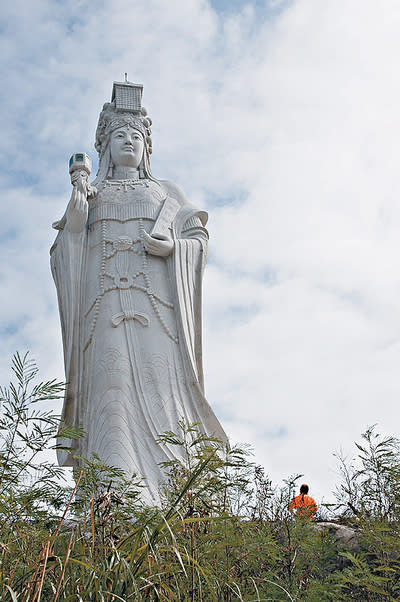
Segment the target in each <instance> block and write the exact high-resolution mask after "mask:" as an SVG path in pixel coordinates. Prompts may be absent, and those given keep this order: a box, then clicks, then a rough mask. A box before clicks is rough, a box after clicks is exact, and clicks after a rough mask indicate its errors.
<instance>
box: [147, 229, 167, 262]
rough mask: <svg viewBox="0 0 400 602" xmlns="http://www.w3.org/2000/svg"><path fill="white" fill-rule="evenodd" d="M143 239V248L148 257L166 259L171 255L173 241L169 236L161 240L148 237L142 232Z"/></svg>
mask: <svg viewBox="0 0 400 602" xmlns="http://www.w3.org/2000/svg"><path fill="white" fill-rule="evenodd" d="M143 237H144V248H145V249H146V251H147V253H150V255H157V256H158V257H168V255H170V254H171V253H172V249H173V248H174V241H173V240H172V238H170V237H169V236H164V237H163V238H162V239H161V238H154V237H153V236H150V234H148V233H147V232H146V231H143Z"/></svg>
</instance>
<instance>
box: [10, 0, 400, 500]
mask: <svg viewBox="0 0 400 602" xmlns="http://www.w3.org/2000/svg"><path fill="white" fill-rule="evenodd" d="M272 4H273V3H271V2H270V3H265V9H264V12H263V9H262V8H260V3H258V4H257V6H255V5H253V4H252V3H251V2H247V3H243V4H242V7H241V8H238V9H237V10H236V12H232V11H221V12H217V11H215V10H214V9H213V8H212V7H211V6H210V4H209V3H208V2H206V1H205V0H202V1H201V0H191V1H187V0H185V2H184V1H183V0H182V1H178V0H175V2H169V3H168V4H166V3H165V2H162V1H161V0H150V1H146V2H144V1H142V0H138V1H137V2H135V3H132V2H129V1H127V0H114V1H113V3H112V4H111V2H110V1H109V0H105V1H104V2H100V3H98V4H97V5H96V6H94V5H93V3H89V2H87V1H86V0H82V1H79V2H75V3H72V5H71V4H66V3H62V2H58V1H56V0H40V1H38V2H35V3H34V4H27V3H26V2H24V1H23V0H17V1H15V2H13V3H8V4H6V5H5V6H4V7H2V9H1V10H2V16H1V18H2V23H3V37H2V42H1V46H0V50H1V53H0V56H1V60H2V63H3V65H2V68H3V72H4V79H5V81H6V84H5V85H4V86H3V90H2V107H3V111H2V113H1V115H0V119H1V128H2V134H3V136H2V144H1V145H0V159H1V166H2V169H1V170H0V182H1V191H2V203H1V206H0V213H1V227H0V247H1V251H2V257H3V258H5V260H4V261H3V265H2V273H1V279H0V283H1V286H2V312H1V328H2V329H5V330H2V332H4V334H3V335H2V346H1V350H2V358H3V362H2V364H1V366H0V375H1V377H2V382H5V380H6V378H7V377H8V368H7V359H6V358H7V357H10V356H11V354H12V352H13V351H14V350H16V349H20V350H24V349H26V348H29V349H30V350H31V352H32V354H33V355H34V356H35V357H37V359H38V360H39V361H40V364H41V367H42V370H43V373H44V375H45V376H46V377H53V376H57V377H59V378H62V356H61V337H60V333H59V327H58V317H57V308H56V296H55V291H54V288H53V284H52V281H51V276H50V272H49V269H48V247H49V246H50V244H51V239H52V237H53V234H52V231H51V229H50V225H51V222H52V221H54V220H55V219H57V218H58V217H59V216H60V215H61V214H62V212H63V210H64V207H65V204H66V202H67V200H68V195H69V178H68V172H67V167H66V165H67V161H68V158H69V156H70V154H71V153H72V152H74V151H76V150H80V149H82V150H86V151H89V152H90V154H91V155H92V157H94V154H95V153H94V151H93V139H94V131H95V127H96V122H97V117H98V113H99V110H100V109H101V106H102V104H103V103H104V102H106V101H108V100H109V95H110V92H111V84H112V81H113V80H114V79H117V80H118V79H122V78H123V73H124V72H125V71H127V72H128V74H129V78H130V79H131V80H133V81H140V82H142V83H144V86H145V88H144V104H145V106H147V108H148V109H149V112H150V115H151V116H152V118H153V120H154V128H153V139H154V155H153V157H154V159H153V171H154V173H155V174H156V175H159V176H160V177H167V178H169V179H171V180H174V181H176V182H177V183H179V184H180V185H181V186H182V187H183V188H184V189H185V191H186V192H187V195H188V197H189V198H190V200H191V201H192V202H193V203H196V204H198V205H201V206H202V207H206V208H207V209H208V210H209V212H210V225H209V226H210V233H211V256H212V262H211V264H210V265H209V267H208V272H207V275H206V279H205V292H204V304H205V320H204V330H205V349H204V360H205V368H206V387H207V392H208V397H209V400H210V401H211V403H212V404H213V405H214V407H215V409H216V411H217V413H218V414H220V415H221V416H222V417H223V420H224V424H225V425H226V428H227V430H228V431H229V432H230V433H232V435H233V436H234V437H235V438H238V439H241V440H247V441H249V442H250V443H253V444H254V446H255V448H256V452H257V458H258V460H259V461H260V462H263V463H264V464H265V466H266V470H267V472H269V473H271V475H272V476H273V477H274V479H279V478H284V477H285V476H287V475H288V474H291V473H295V472H303V473H305V474H306V478H307V479H309V480H310V481H311V483H312V485H313V493H314V494H315V496H316V497H318V496H319V495H322V494H323V495H325V497H326V496H328V495H329V492H330V489H331V488H332V486H333V482H334V480H335V478H334V475H333V474H332V473H331V472H330V468H331V467H332V466H334V460H333V458H332V452H333V451H335V450H337V449H339V447H340V446H343V447H344V448H345V449H350V447H351V444H352V441H353V440H354V439H355V438H357V437H358V436H359V433H360V432H361V430H363V429H364V428H365V427H366V426H367V425H369V424H372V423H375V422H378V423H379V424H380V426H381V430H383V431H385V432H387V433H390V434H394V435H399V432H398V428H397V426H396V424H397V420H396V419H397V404H398V399H399V394H400V381H399V376H398V374H399V371H398V367H397V366H398V363H399V351H400V349H399V347H400V345H399V336H400V334H399V333H400V311H399V308H398V305H399V304H398V299H399V298H400V294H399V293H400V270H399V268H398V257H399V246H400V244H399V230H400V203H399V201H398V197H399V185H398V177H397V171H398V170H397V155H398V138H399V136H398V132H399V131H400V112H399V110H398V106H399V104H400V103H399V101H400V74H399V71H398V68H397V57H398V51H399V45H400V42H399V39H398V28H399V21H400V7H399V5H398V3H397V2H395V1H394V0H393V1H392V0H387V2H385V6H384V9H383V8H380V9H379V11H378V9H377V8H376V3H374V2H372V0H363V1H362V2H361V0H360V1H357V0H351V1H348V0H346V1H344V0H340V1H338V2H334V3H333V2H332V3H326V2H324V3H321V2H320V1H319V0H297V1H294V2H292V3H281V5H280V7H279V12H277V13H276V15H275V16H274V17H272V16H271V11H270V9H271V8H273V6H272ZM3 236H4V238H2V237H3ZM18 324H21V326H20V328H19V329H18V330H17V331H15V332H14V330H13V329H14V328H15V325H18ZM7 329H8V331H7Z"/></svg>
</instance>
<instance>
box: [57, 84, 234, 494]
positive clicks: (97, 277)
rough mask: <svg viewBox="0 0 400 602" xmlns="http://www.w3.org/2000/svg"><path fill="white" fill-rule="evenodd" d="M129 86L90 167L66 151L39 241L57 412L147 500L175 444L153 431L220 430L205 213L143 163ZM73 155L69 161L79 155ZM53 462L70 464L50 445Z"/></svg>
mask: <svg viewBox="0 0 400 602" xmlns="http://www.w3.org/2000/svg"><path fill="white" fill-rule="evenodd" d="M141 92H142V91H141V87H140V86H136V87H135V86H134V85H132V84H129V83H128V82H125V83H123V84H118V85H117V86H114V92H113V101H112V102H111V103H108V104H106V105H104V109H103V111H102V113H101V114H100V118H99V124H98V127H97V132H96V149H97V151H98V152H99V170H98V174H97V177H96V179H95V181H94V182H93V184H92V185H91V184H90V183H89V175H90V165H91V163H90V159H89V158H88V157H87V156H85V155H84V153H81V154H79V153H76V154H75V155H74V156H73V158H71V167H70V172H71V180H72V183H73V190H72V195H71V200H70V202H69V204H68V206H67V209H66V212H65V214H64V216H63V218H62V219H61V220H59V221H58V222H56V223H55V224H53V226H54V227H55V228H56V229H57V230H58V235H57V238H56V241H55V243H54V245H53V247H52V249H51V267H52V273H53V277H54V280H55V284H56V287H57V292H58V301H59V309H60V317H61V326H62V333H63V346H64V361H65V373H66V380H67V382H68V383H69V384H68V388H67V392H66V396H65V402H64V407H63V419H64V421H65V422H66V423H69V424H80V425H82V426H83V427H84V429H85V430H86V432H87V435H86V437H85V438H84V439H82V440H80V441H78V442H73V444H74V445H75V451H76V453H77V454H78V455H82V456H84V457H90V456H91V454H92V453H96V454H98V455H99V456H100V458H101V459H102V460H103V461H104V462H105V463H107V464H109V465H112V466H117V467H118V468H121V469H123V470H124V471H125V472H126V473H127V474H130V473H133V472H135V473H137V474H138V475H140V476H142V477H143V478H144V479H145V481H146V484H147V490H146V491H147V499H148V501H152V502H157V501H158V487H159V484H160V483H161V482H162V480H163V471H162V469H161V468H160V467H159V463H160V462H164V461H168V460H171V459H173V458H175V457H179V449H178V448H175V447H160V446H159V445H158V444H157V442H156V441H157V438H158V436H159V434H161V433H163V432H165V431H167V430H172V431H177V429H178V420H179V419H180V418H184V419H185V420H186V421H188V422H194V421H199V422H200V423H201V425H202V428H203V429H204V431H205V433H207V434H209V435H215V436H217V437H219V438H221V439H223V440H225V439H226V435H225V433H224V431H223V429H222V427H221V425H220V423H219V422H218V420H217V418H216V416H215V414H214V412H213V411H212V409H211V407H210V406H209V404H208V402H207V401H206V399H205V397H204V390H203V370H202V346H201V280H202V274H203V270H204V266H205V264H206V260H207V243H208V234H207V230H206V229H205V226H206V222H207V214H206V213H205V212H203V211H199V210H197V209H196V208H194V207H193V206H192V205H190V204H189V202H188V201H187V199H186V197H185V195H184V194H183V192H182V191H181V190H180V189H179V188H178V186H176V185H175V184H173V183H171V182H168V181H161V180H157V179H156V178H154V177H153V176H152V174H151V169H150V154H151V151H152V143H151V129H150V128H151V119H150V118H149V117H147V115H146V111H145V109H143V108H142V106H141ZM79 155H81V157H82V161H80V158H81V157H80V156H79ZM59 462H60V464H62V465H75V464H76V462H77V461H76V459H74V458H73V455H71V454H69V455H67V454H66V453H63V452H60V453H59Z"/></svg>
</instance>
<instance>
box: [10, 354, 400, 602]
mask: <svg viewBox="0 0 400 602" xmlns="http://www.w3.org/2000/svg"><path fill="white" fill-rule="evenodd" d="M12 370H13V373H14V374H13V381H12V383H11V384H10V386H9V387H7V388H1V389H0V398H1V403H2V406H1V413H0V460H1V464H0V599H1V600H4V601H13V602H15V601H18V602H37V601H39V600H42V601H54V602H56V601H57V600H71V601H72V600H73V601H75V600H81V601H83V602H88V601H96V602H97V601H105V602H111V601H115V602H116V601H128V600H129V601H130V600H132V601H142V600H143V601H144V600H146V601H147V600H153V601H166V600H168V601H169V600H179V601H185V602H186V601H209V600H210V601H213V600H215V601H218V602H219V601H231V600H246V601H250V600H252V601H257V600H258V601H261V600H262V601H264V600H265V601H266V600H272V601H287V600H292V601H293V600H307V602H313V601H315V602H317V601H318V602H320V601H321V600H322V601H325V600H326V601H329V600H332V601H338V600H339V601H341V600H359V601H360V602H364V601H367V600H374V601H375V600H377V601H378V600H379V601H393V600H399V599H400V526H399V525H400V520H399V519H400V443H399V441H398V440H397V439H395V438H393V437H386V438H384V437H381V436H380V435H378V434H377V433H376V430H375V428H370V429H368V430H367V432H365V433H364V434H363V435H362V437H361V443H357V444H356V445H357V450H358V451H357V458H356V459H355V460H354V461H352V462H346V460H344V459H341V458H339V459H338V461H339V463H340V467H341V473H342V480H341V482H340V483H339V484H338V487H337V492H336V496H337V500H338V502H337V504H335V505H333V506H331V507H330V508H323V509H322V511H321V510H320V512H319V519H321V518H322V519H324V520H326V519H327V517H330V520H334V521H336V522H338V523H341V524H345V525H347V526H349V527H351V528H353V529H354V530H355V539H356V545H354V543H353V545H352V546H351V547H349V546H346V544H345V543H343V542H341V541H340V540H337V539H336V538H335V536H334V533H332V530H330V529H328V528H321V529H317V528H316V527H315V523H313V522H312V521H308V520H301V519H297V520H295V519H294V518H293V517H292V516H291V515H290V513H289V512H288V503H289V501H290V499H291V498H292V497H293V495H294V492H295V488H297V485H298V483H297V481H298V479H299V478H300V475H295V476H293V477H291V478H289V479H287V481H284V486H283V487H281V488H277V487H274V486H273V485H272V483H271V481H270V480H269V479H268V477H267V476H266V475H265V474H264V471H263V469H262V468H261V467H260V466H256V465H254V464H253V463H252V462H251V454H250V453H249V450H248V449H246V448H244V447H231V448H224V447H223V446H222V445H221V444H220V443H219V442H218V441H216V440H212V439H209V438H205V437H203V436H202V435H201V434H200V431H199V429H198V425H188V424H185V423H184V422H182V423H181V424H180V430H179V432H177V433H164V434H163V435H162V436H160V445H164V444H168V445H174V446H178V447H179V449H180V451H181V461H179V462H178V461H174V462H171V463H169V464H167V465H165V470H166V472H167V474H168V480H167V483H166V485H165V487H164V490H163V491H162V507H161V508H150V507H145V506H144V505H143V504H142V502H141V497H140V490H141V484H140V481H139V480H137V479H135V478H134V479H130V480H128V479H127V478H126V477H125V476H124V475H123V474H121V473H120V472H119V471H117V470H115V469H113V468H110V467H107V466H103V465H102V463H101V462H100V460H99V458H96V457H93V458H92V459H91V461H90V462H89V461H87V460H83V459H82V461H81V470H80V471H79V474H78V473H77V474H76V475H75V482H76V485H75V488H74V487H73V486H69V485H67V484H66V481H65V475H64V473H63V470H62V469H60V468H59V467H57V466H54V464H52V463H51V462H49V461H48V460H47V459H46V451H47V450H50V449H54V448H55V447H56V441H55V435H56V433H57V432H59V433H60V434H61V435H62V436H63V437H65V438H74V437H80V436H82V433H81V432H80V431H79V429H72V428H70V427H64V426H62V425H60V421H59V417H58V416H56V415H55V414H54V413H53V412H52V411H50V410H48V409H43V407H45V408H46V407H49V400H50V401H51V400H54V399H58V398H60V397H62V396H63V390H64V387H63V384H62V383H58V382H55V381H51V382H45V383H38V382H37V367H36V366H35V364H34V362H32V361H30V360H29V359H28V357H27V356H25V357H24V358H21V357H20V356H19V355H18V354H17V355H15V357H14V358H13V362H12Z"/></svg>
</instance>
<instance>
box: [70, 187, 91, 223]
mask: <svg viewBox="0 0 400 602" xmlns="http://www.w3.org/2000/svg"><path fill="white" fill-rule="evenodd" d="M66 217H67V229H68V230H69V231H70V232H74V233H75V234H78V233H79V232H82V231H83V230H84V228H85V226H86V222H87V218H88V202H87V199H86V192H85V191H84V189H83V188H82V187H81V186H79V185H78V186H77V185H76V184H75V185H74V188H73V190H72V195H71V200H70V202H69V205H68V209H67V216H66Z"/></svg>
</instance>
